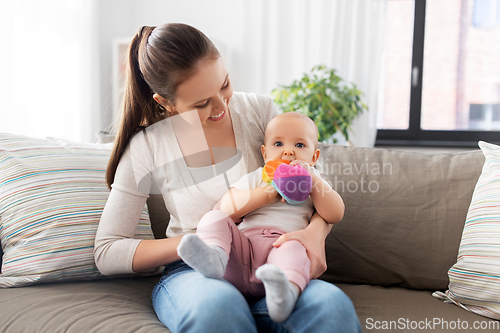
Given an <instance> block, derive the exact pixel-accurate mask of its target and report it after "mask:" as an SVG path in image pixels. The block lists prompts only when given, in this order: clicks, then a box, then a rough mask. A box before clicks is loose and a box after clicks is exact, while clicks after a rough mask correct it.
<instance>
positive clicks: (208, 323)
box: [152, 261, 361, 333]
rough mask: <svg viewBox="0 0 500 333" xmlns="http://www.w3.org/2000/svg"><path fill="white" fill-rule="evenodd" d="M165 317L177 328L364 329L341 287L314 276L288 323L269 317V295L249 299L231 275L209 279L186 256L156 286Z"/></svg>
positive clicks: (345, 331) (156, 297)
mask: <svg viewBox="0 0 500 333" xmlns="http://www.w3.org/2000/svg"><path fill="white" fill-rule="evenodd" d="M152 299H153V307H154V310H155V312H156V315H157V316H158V318H159V319H160V321H161V322H162V323H163V324H164V325H165V326H166V327H168V328H169V329H170V330H171V331H172V332H173V333H177V332H196V333H198V332H217V333H219V332H230V333H236V332H244V333H249V332H308V333H309V332H342V333H348V332H361V325H360V323H359V320H358V317H357V315H356V311H355V310H354V306H353V305H352V302H351V300H350V299H349V298H348V297H347V295H345V294H344V293H343V292H342V291H341V290H340V289H339V288H337V287H336V286H334V285H333V284H330V283H328V282H324V281H321V280H312V281H311V282H310V283H309V285H308V286H307V288H306V289H305V290H304V292H303V293H302V294H301V295H300V297H299V300H298V301H297V304H296V306H295V310H294V311H293V312H292V314H291V315H290V317H289V318H288V319H287V320H286V321H285V322H283V323H275V322H273V321H272V320H271V318H269V315H268V312H267V306H266V300H265V298H262V299H253V300H252V299H246V298H245V297H244V296H243V295H242V294H241V293H240V292H239V291H238V290H237V289H236V288H235V287H234V286H233V285H232V284H230V283H229V282H227V281H225V280H216V279H209V278H206V277H204V276H202V275H201V274H199V273H197V272H195V271H194V270H193V269H192V268H190V267H189V266H188V265H186V264H185V263H184V262H182V261H178V262H175V263H173V264H170V265H168V266H166V267H165V271H164V272H163V276H162V278H161V279H160V281H159V282H158V284H157V285H156V286H155V288H154V289H153V293H152Z"/></svg>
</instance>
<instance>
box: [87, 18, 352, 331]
mask: <svg viewBox="0 0 500 333" xmlns="http://www.w3.org/2000/svg"><path fill="white" fill-rule="evenodd" d="M277 113H278V110H277V109H276V107H275V106H274V105H273V103H272V101H271V100H270V99H269V98H267V97H264V96H259V95H255V94H244V93H234V94H233V89H232V86H231V82H230V79H229V75H228V72H227V71H226V69H225V67H224V64H223V62H222V60H221V58H220V55H219V52H218V51H217V49H216V48H215V46H214V45H213V43H212V42H211V41H210V40H209V39H208V38H207V37H206V36H205V35H204V34H203V33H201V32H200V31H199V30H197V29H195V28H193V27H191V26H188V25H185V24H165V25H162V26H158V27H143V28H141V29H140V30H139V32H138V33H137V34H136V35H135V37H134V38H133V40H132V42H131V44H130V48H129V65H128V75H127V83H126V93H125V100H124V108H123V115H122V120H121V124H120V128H119V132H118V135H117V138H116V140H115V145H114V149H113V153H112V156H111V159H110V162H109V165H108V169H107V174H106V180H107V183H108V185H109V186H110V188H111V193H110V196H109V200H108V202H107V204H106V207H105V209H104V212H103V214H102V218H101V222H100V224H99V229H98V231H97V236H96V242H95V260H96V264H97V267H98V268H99V270H100V271H101V272H102V273H103V274H120V273H131V272H139V271H145V270H150V269H154V268H157V267H160V266H163V265H165V266H166V267H165V270H164V272H163V276H162V278H161V279H160V281H159V282H158V284H157V285H156V286H155V288H154V290H153V294H152V298H153V306H154V309H155V311H156V314H157V316H158V318H159V319H160V321H161V322H162V323H163V324H164V325H165V326H167V327H168V328H169V329H170V330H171V331H172V332H231V333H234V332H257V331H259V332H282V331H293V332H354V331H360V326H359V321H358V319H357V316H356V313H355V311H354V307H353V305H352V303H351V301H350V300H349V298H348V297H347V296H346V295H345V294H344V293H343V292H342V291H340V290H339V289H338V288H337V287H335V286H334V285H332V284H329V283H327V282H324V281H320V280H313V281H311V283H310V285H309V286H308V287H307V288H306V289H305V291H304V292H303V293H302V295H301V296H300V298H299V301H298V302H297V305H296V308H295V310H294V312H293V313H292V315H291V316H290V317H289V319H288V320H287V321H285V322H284V323H279V324H278V323H274V322H273V321H272V320H271V319H270V318H269V316H268V313H267V309H266V303H265V299H245V298H244V297H243V296H242V295H241V294H240V292H239V291H238V290H237V289H236V288H235V287H234V286H233V285H231V284H230V283H228V282H226V281H224V280H215V279H209V278H205V277H203V276H202V275H201V274H199V273H196V272H195V271H193V270H192V269H191V268H190V267H189V266H187V265H186V264H184V263H183V262H182V261H180V258H179V256H178V255H177V251H176V249H177V245H178V244H179V242H180V240H181V238H182V236H183V235H184V234H186V233H189V232H194V231H195V230H196V226H197V223H198V221H199V220H200V218H201V217H202V216H203V215H204V214H205V213H206V212H207V211H209V210H211V209H213V208H214V206H215V208H216V206H217V202H218V200H219V199H220V198H221V197H222V194H223V193H224V192H225V191H226V190H227V187H228V185H229V184H230V183H232V182H233V181H235V180H236V179H238V178H239V177H240V176H241V175H244V174H246V173H247V172H249V171H253V170H255V169H257V168H258V167H259V166H261V165H263V160H262V156H261V154H260V145H261V143H262V142H263V140H264V129H265V127H266V125H267V123H268V122H269V120H270V119H271V118H272V117H273V116H274V115H276V114H277ZM154 189H156V190H160V191H161V193H162V195H163V198H164V200H165V204H166V207H167V209H168V210H169V212H170V214H171V219H170V224H169V226H168V229H167V237H168V238H166V239H159V240H137V239H134V238H133V237H134V234H135V230H136V228H137V224H138V221H139V217H140V214H141V211H142V209H143V207H144V205H145V202H146V199H147V198H148V196H149V193H151V191H154ZM329 231H330V228H329V226H328V225H327V224H326V223H325V222H324V221H323V220H321V219H313V220H312V221H311V223H310V225H309V227H308V228H307V229H305V230H303V231H300V232H296V233H293V234H292V233H291V234H287V235H284V237H283V238H282V239H279V240H278V243H283V242H285V241H287V240H289V239H292V238H293V239H297V240H298V241H300V242H301V243H302V244H304V246H305V247H306V248H307V252H308V255H309V256H310V259H311V264H312V270H311V276H312V278H317V277H319V275H321V274H322V273H323V272H324V271H325V270H326V260H325V259H324V258H325V255H324V240H325V238H326V236H327V234H328V232H329ZM277 245H279V244H277Z"/></svg>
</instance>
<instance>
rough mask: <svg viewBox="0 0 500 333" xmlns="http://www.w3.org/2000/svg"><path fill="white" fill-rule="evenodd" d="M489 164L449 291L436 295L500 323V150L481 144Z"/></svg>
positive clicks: (451, 272)
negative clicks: (499, 320)
mask: <svg viewBox="0 0 500 333" xmlns="http://www.w3.org/2000/svg"><path fill="white" fill-rule="evenodd" d="M479 146H480V147H481V150H482V151H483V153H484V155H485V157H486V161H485V163H484V166H483V171H482V173H481V176H480V177H479V180H478V182H477V185H476V188H475V189H474V194H473V196H472V202H471V204H470V207H469V212H468V214H467V220H466V222H465V226H464V230H463V234H462V240H461V242H460V249H459V251H458V259H457V262H456V264H455V265H453V267H451V268H450V270H449V271H448V275H449V278H450V285H449V290H447V291H446V293H444V294H443V293H439V292H438V293H435V296H437V297H440V298H442V299H444V300H446V301H447V302H452V303H455V304H457V305H458V306H460V307H462V308H464V309H467V310H469V311H472V312H475V313H477V314H480V315H482V316H486V317H490V318H494V319H500V146H496V145H493V144H488V143H486V142H479Z"/></svg>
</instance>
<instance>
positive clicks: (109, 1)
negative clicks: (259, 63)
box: [98, 0, 255, 130]
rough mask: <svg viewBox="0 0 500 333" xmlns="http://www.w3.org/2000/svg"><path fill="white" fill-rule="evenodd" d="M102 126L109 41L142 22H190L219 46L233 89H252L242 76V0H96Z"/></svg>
mask: <svg viewBox="0 0 500 333" xmlns="http://www.w3.org/2000/svg"><path fill="white" fill-rule="evenodd" d="M98 3H99V6H100V8H99V13H100V17H99V22H100V31H101V33H100V48H101V50H100V54H101V81H100V84H101V106H102V114H103V116H102V119H103V125H102V129H103V130H104V129H106V128H107V127H108V126H109V125H110V124H111V119H112V109H113V94H112V41H113V39H115V38H132V37H133V35H134V34H135V33H136V31H137V30H139V28H140V27H142V26H144V25H150V26H151V25H160V24H164V23H169V22H180V23H186V24H190V25H192V26H194V27H196V28H198V29H200V30H201V31H203V33H205V34H206V35H207V36H208V37H209V38H210V39H212V40H213V41H214V43H215V44H216V45H217V46H218V47H219V49H220V51H221V53H222V54H223V57H224V60H225V62H226V66H227V68H228V71H229V73H230V75H231V79H232V83H233V85H234V87H235V90H238V91H255V90H254V89H252V84H251V82H247V80H245V77H247V75H246V71H247V70H249V68H248V66H245V60H246V58H245V54H244V51H243V50H244V46H245V39H244V26H245V23H246V20H248V19H250V18H248V17H246V16H245V13H244V0H210V1H206V0H187V1H179V0H104V1H99V2H98Z"/></svg>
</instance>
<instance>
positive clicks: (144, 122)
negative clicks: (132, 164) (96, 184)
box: [106, 27, 164, 188]
mask: <svg viewBox="0 0 500 333" xmlns="http://www.w3.org/2000/svg"><path fill="white" fill-rule="evenodd" d="M153 29H154V27H142V28H141V30H139V32H138V33H137V34H136V35H135V36H134V38H133V39H132V41H131V42H130V45H129V49H128V67H127V74H126V84H125V95H124V100H123V106H122V117H121V120H120V124H119V127H118V132H117V134H116V138H115V142H114V146H113V150H112V153H111V158H110V159H109V162H108V167H107V169H106V183H107V184H108V187H109V188H111V184H113V181H114V179H115V174H116V168H117V167H118V162H119V161H120V158H121V156H122V154H123V151H124V150H125V148H126V147H127V144H128V142H129V141H130V139H131V138H132V136H134V134H136V133H137V132H138V131H140V130H141V129H142V128H144V127H146V126H148V125H151V124H153V123H155V122H156V121H158V120H161V119H164V112H163V111H162V110H161V109H160V106H159V104H157V103H155V102H154V100H153V94H154V92H153V91H152V90H151V88H150V87H149V85H148V84H147V83H146V81H145V80H144V78H143V76H142V74H141V71H140V67H139V49H140V48H141V47H144V44H145V43H146V42H147V39H148V37H149V35H150V34H151V32H152V31H153Z"/></svg>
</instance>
